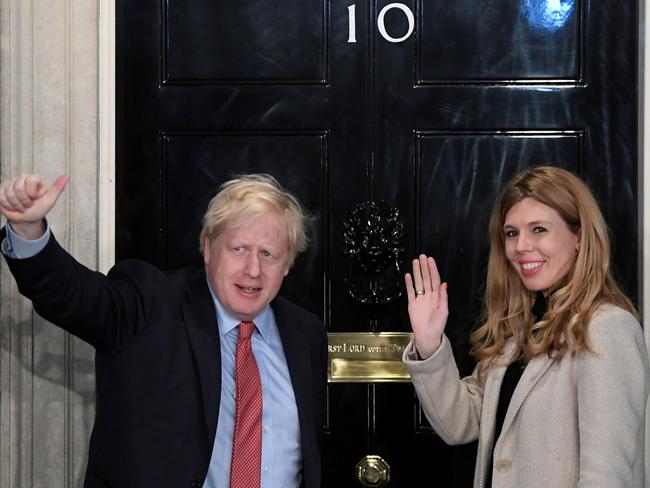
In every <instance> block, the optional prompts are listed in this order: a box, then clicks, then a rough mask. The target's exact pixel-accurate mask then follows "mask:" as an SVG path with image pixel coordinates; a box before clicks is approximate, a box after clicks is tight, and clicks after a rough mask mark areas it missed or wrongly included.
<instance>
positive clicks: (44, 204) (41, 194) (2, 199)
mask: <svg viewBox="0 0 650 488" xmlns="http://www.w3.org/2000/svg"><path fill="white" fill-rule="evenodd" d="M68 179H69V178H68V177H67V176H59V177H58V178H57V180H56V181H55V182H54V184H53V185H52V186H51V187H49V188H48V187H47V186H46V185H45V183H44V182H43V180H42V178H41V177H40V176H38V175H21V176H18V177H15V178H10V179H8V180H5V181H3V182H1V183H0V213H1V214H2V215H4V216H5V217H6V218H7V220H8V221H9V222H10V223H11V228H12V229H13V230H14V231H15V232H16V233H17V234H18V235H20V236H21V237H23V238H25V239H37V238H38V237H40V236H41V235H42V234H43V232H44V231H45V228H44V224H43V218H44V217H45V216H46V215H47V213H48V212H49V211H50V210H51V209H52V207H54V204H55V203H56V201H57V199H58V198H59V195H61V193H62V192H63V189H64V188H65V185H66V184H67V183H68Z"/></svg>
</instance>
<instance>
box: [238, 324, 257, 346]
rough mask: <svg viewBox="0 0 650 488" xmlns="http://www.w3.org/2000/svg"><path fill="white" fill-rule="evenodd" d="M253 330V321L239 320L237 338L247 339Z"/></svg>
mask: <svg viewBox="0 0 650 488" xmlns="http://www.w3.org/2000/svg"><path fill="white" fill-rule="evenodd" d="M253 330H255V324H254V323H253V322H240V323H239V338H240V339H244V340H247V341H249V340H250V339H251V336H252V335H253Z"/></svg>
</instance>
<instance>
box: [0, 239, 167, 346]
mask: <svg viewBox="0 0 650 488" xmlns="http://www.w3.org/2000/svg"><path fill="white" fill-rule="evenodd" d="M5 259H6V261H7V264H8V266H9V269H10V271H11V273H12V274H13V276H14V278H15V280H16V283H17V285H18V290H19V291H20V293H21V294H22V295H24V296H25V297H27V298H29V299H30V300H31V301H32V303H33V306H34V309H35V310H36V312H38V314H39V315H41V316H42V317H43V318H45V319H47V320H48V321H50V322H52V323H53V324H55V325H58V326H59V327H61V328H63V329H65V330H66V331H68V332H70V333H71V334H74V335H75V336H77V337H79V338H80V339H82V340H84V341H86V342H88V343H89V344H91V345H92V346H94V347H95V348H96V349H98V350H100V351H102V352H115V351H116V350H119V349H121V348H123V347H125V346H126V345H128V344H130V343H131V341H132V340H133V338H134V337H135V336H136V335H138V334H139V333H141V332H142V330H143V329H144V328H145V326H146V324H147V315H148V314H149V313H150V311H149V310H148V308H149V307H148V306H147V303H149V302H151V300H146V299H143V295H144V294H145V293H148V292H147V290H151V289H153V287H154V282H155V281H157V280H156V277H155V276H154V273H153V272H152V271H151V270H149V268H151V269H152V270H153V269H154V268H153V267H152V266H150V265H148V264H146V263H143V262H138V261H131V262H124V264H120V265H119V266H116V267H114V268H113V269H112V270H111V271H110V272H109V274H108V276H105V275H103V274H102V273H98V272H95V271H92V270H90V269H88V268H86V267H85V266H83V265H82V264H81V263H79V262H77V261H76V260H75V259H74V258H73V257H72V256H71V255H70V254H68V253H67V252H66V251H65V250H64V249H63V248H62V247H61V246H60V245H59V244H58V243H57V241H56V239H55V238H54V235H51V236H50V239H49V241H48V243H47V244H46V246H45V248H44V249H43V250H41V251H40V252H39V253H38V254H36V255H35V256H33V257H30V258H26V259H13V258H10V257H7V256H5ZM145 268H147V269H145ZM134 277H137V278H134ZM148 282H149V283H148Z"/></svg>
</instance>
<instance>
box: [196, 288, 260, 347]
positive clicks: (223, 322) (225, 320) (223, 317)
mask: <svg viewBox="0 0 650 488" xmlns="http://www.w3.org/2000/svg"><path fill="white" fill-rule="evenodd" d="M206 281H207V284H208V289H209V290H210V295H211V296H212V301H213V302H214V307H215V308H216V310H217V326H218V327H219V335H220V336H221V337H223V336H225V335H226V334H228V333H229V332H230V331H231V330H233V329H234V328H236V327H237V326H239V323H240V322H241V320H239V319H238V318H236V317H234V316H233V315H232V314H231V313H230V312H228V311H227V310H226V308H225V307H224V306H223V305H222V304H221V302H220V301H219V299H218V298H217V295H216V294H215V293H214V291H213V290H212V286H211V285H210V281H209V280H208V279H207V276H206ZM272 321H273V310H272V309H271V307H270V306H269V305H267V306H266V307H264V308H263V309H262V311H261V312H260V313H259V314H257V315H256V316H255V318H254V319H253V322H255V328H256V329H257V331H258V332H259V333H260V335H261V336H262V338H263V339H264V340H265V341H267V342H268V340H269V333H270V331H269V328H270V327H271V324H272Z"/></svg>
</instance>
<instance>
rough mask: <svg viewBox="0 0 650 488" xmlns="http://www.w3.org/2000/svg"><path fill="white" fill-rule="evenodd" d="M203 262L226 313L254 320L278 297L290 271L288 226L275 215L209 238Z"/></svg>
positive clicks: (259, 218)
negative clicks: (283, 281)
mask: <svg viewBox="0 0 650 488" xmlns="http://www.w3.org/2000/svg"><path fill="white" fill-rule="evenodd" d="M203 245H204V249H203V260H204V262H205V269H206V272H207V275H208V280H209V281H210V285H211V286H212V290H213V291H214V293H215V294H216V296H217V298H218V299H219V301H220V302H221V304H222V305H223V306H224V307H225V308H226V310H227V311H228V312H229V313H230V314H232V315H233V316H234V317H236V318H237V319H239V320H242V321H251V320H253V318H254V317H255V316H256V315H258V314H259V313H260V312H261V311H262V309H264V307H266V306H267V305H268V304H269V303H270V302H271V300H273V298H275V296H276V295H277V294H278V291H279V290H280V286H282V280H283V279H284V277H285V276H286V275H287V273H288V272H289V250H288V240H287V233H286V229H285V226H284V225H283V222H282V220H281V218H280V217H279V216H278V215H277V214H275V213H268V214H265V215H261V216H258V217H253V218H252V219H250V220H249V221H247V222H246V223H244V224H243V225H241V226H239V227H231V228H227V229H226V230H225V231H224V232H223V233H221V234H220V235H219V236H217V237H216V238H215V239H214V240H213V241H212V242H210V241H209V239H208V238H206V240H205V242H204V244H203Z"/></svg>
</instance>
